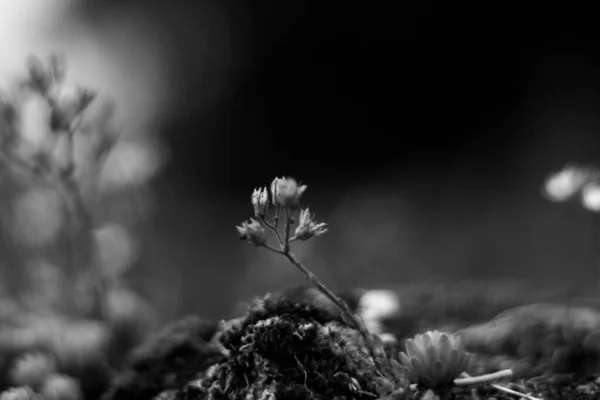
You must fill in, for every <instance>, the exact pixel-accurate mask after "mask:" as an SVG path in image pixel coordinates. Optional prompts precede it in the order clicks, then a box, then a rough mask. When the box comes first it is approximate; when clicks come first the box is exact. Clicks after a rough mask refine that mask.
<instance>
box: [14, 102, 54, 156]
mask: <svg viewBox="0 0 600 400" xmlns="http://www.w3.org/2000/svg"><path fill="white" fill-rule="evenodd" d="M49 118H50V107H49V106H48V104H47V103H46V101H45V100H44V99H43V98H42V97H41V96H33V97H31V98H29V99H27V101H25V102H24V103H23V108H22V109H21V111H20V115H19V124H20V127H21V130H20V132H21V139H23V140H24V141H25V142H26V144H27V145H28V147H31V148H32V149H31V150H33V149H39V148H40V147H41V146H42V145H43V144H44V142H45V141H46V140H48V135H49V126H48V121H49ZM23 155H25V156H26V154H23Z"/></svg>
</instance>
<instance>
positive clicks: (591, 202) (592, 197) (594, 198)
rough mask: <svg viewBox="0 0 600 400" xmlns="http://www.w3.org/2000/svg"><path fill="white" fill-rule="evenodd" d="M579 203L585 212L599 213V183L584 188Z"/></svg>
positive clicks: (592, 183)
mask: <svg viewBox="0 0 600 400" xmlns="http://www.w3.org/2000/svg"><path fill="white" fill-rule="evenodd" d="M581 203H582V205H583V207H584V208H586V209H587V210H590V211H595V212H600V183H598V182H591V183H588V184H587V185H585V186H584V188H583V190H582V191H581Z"/></svg>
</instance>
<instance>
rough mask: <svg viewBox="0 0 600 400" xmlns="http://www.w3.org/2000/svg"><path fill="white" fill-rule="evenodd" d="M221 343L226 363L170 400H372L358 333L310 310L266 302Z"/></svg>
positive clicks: (369, 368)
mask: <svg viewBox="0 0 600 400" xmlns="http://www.w3.org/2000/svg"><path fill="white" fill-rule="evenodd" d="M220 340H221V343H222V344H223V346H224V347H225V348H226V349H227V350H228V351H229V357H228V358H227V359H226V360H224V361H223V362H221V363H219V364H218V365H216V366H215V367H214V368H213V369H212V371H210V372H209V373H208V374H207V375H206V377H205V378H204V379H201V380H198V381H195V382H192V383H190V384H188V385H187V386H186V388H184V389H182V390H180V391H178V392H177V393H176V394H175V395H174V396H173V397H174V398H175V399H177V400H192V399H193V400H199V399H203V400H209V399H210V400H219V399H247V398H255V399H270V398H282V399H289V400H296V399H298V400H299V399H303V400H304V399H321V398H327V399H334V398H338V399H343V398H348V399H351V398H352V399H358V400H360V399H373V398H376V397H377V389H378V388H377V383H376V382H377V379H376V376H375V373H376V372H375V369H374V367H373V365H372V363H371V362H370V361H369V359H368V353H367V350H366V348H365V347H364V345H363V342H362V339H361V338H360V336H359V335H358V333H357V332H355V331H354V330H352V329H349V328H347V327H345V326H344V325H343V324H341V323H340V322H339V321H337V320H335V319H332V315H331V314H330V313H328V312H327V310H323V309H320V308H319V307H317V306H315V305H311V304H306V303H301V302H295V301H291V300H289V299H288V298H285V297H280V298H278V299H271V300H269V299H267V300H265V301H263V302H261V303H260V304H259V305H257V306H255V307H254V308H253V309H252V310H250V312H249V313H248V315H247V316H246V317H245V318H244V319H242V320H241V321H239V323H238V324H237V325H235V326H233V327H230V328H229V329H228V330H226V331H225V332H222V334H221V335H220ZM273 396H274V397H273Z"/></svg>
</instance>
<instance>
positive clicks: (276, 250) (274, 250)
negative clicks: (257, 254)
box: [262, 243, 285, 255]
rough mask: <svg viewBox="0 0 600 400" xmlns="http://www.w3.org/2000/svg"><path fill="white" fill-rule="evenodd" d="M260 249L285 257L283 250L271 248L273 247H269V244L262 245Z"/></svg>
mask: <svg viewBox="0 0 600 400" xmlns="http://www.w3.org/2000/svg"><path fill="white" fill-rule="evenodd" d="M262 247H264V248H265V249H267V250H271V251H272V252H273V253H277V254H283V255H285V253H284V252H283V250H281V249H278V248H276V247H273V246H271V245H270V244H268V243H265V244H263V245H262Z"/></svg>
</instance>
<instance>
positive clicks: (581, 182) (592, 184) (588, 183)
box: [543, 164, 600, 282]
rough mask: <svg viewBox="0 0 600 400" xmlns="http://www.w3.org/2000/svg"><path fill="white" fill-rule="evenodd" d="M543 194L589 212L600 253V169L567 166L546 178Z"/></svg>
mask: <svg viewBox="0 0 600 400" xmlns="http://www.w3.org/2000/svg"><path fill="white" fill-rule="evenodd" d="M543 194H544V196H545V197H546V198H547V199H548V200H549V201H552V202H556V203H576V204H578V205H580V207H582V208H583V209H584V210H586V211H587V212H588V214H589V216H590V219H591V227H592V236H593V237H592V239H593V241H594V246H595V249H596V251H597V252H600V169H598V168H596V167H592V166H581V165H577V164H567V165H565V166H564V167H563V169H562V170H560V171H558V172H555V173H552V174H550V175H549V176H548V177H547V178H546V181H545V182H544V189H543ZM598 279H599V282H600V276H598Z"/></svg>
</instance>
